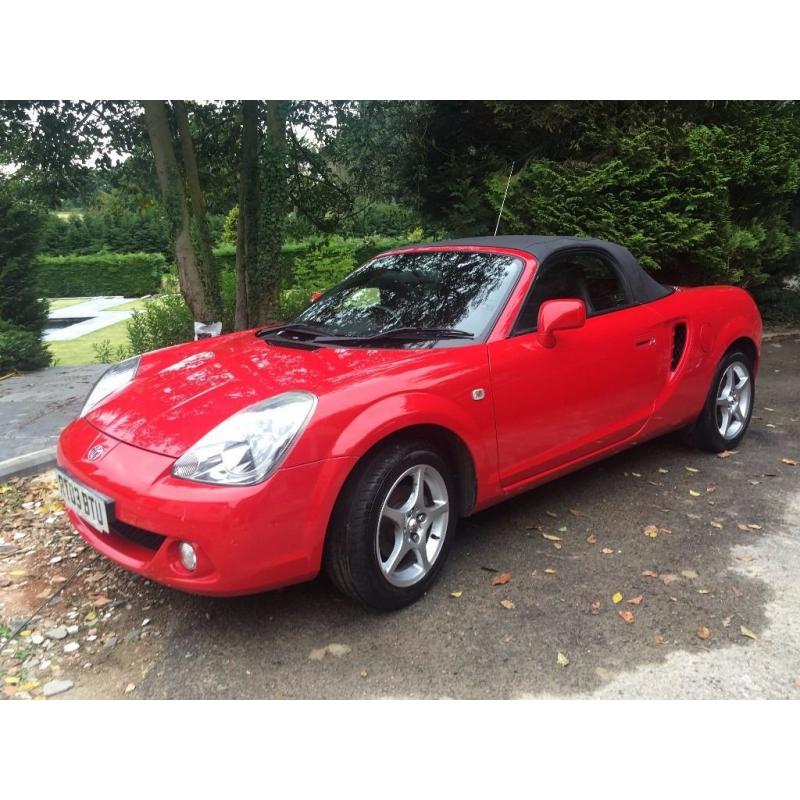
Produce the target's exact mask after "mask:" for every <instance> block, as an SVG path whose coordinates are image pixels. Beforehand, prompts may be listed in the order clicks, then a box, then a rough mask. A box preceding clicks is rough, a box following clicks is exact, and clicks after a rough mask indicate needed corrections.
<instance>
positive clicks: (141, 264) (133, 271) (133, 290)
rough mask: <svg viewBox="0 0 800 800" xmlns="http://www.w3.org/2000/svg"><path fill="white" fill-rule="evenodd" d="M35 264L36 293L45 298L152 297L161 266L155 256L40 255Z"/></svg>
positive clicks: (162, 264) (147, 254)
mask: <svg viewBox="0 0 800 800" xmlns="http://www.w3.org/2000/svg"><path fill="white" fill-rule="evenodd" d="M36 263H37V273H38V274H37V279H36V281H37V286H38V290H39V293H40V294H42V295H44V296H46V297H81V296H86V295H124V296H125V297H141V296H142V295H146V294H155V293H156V292H158V290H159V288H160V286H161V275H162V272H163V271H164V266H165V264H164V257H163V256H162V255H160V254H158V253H124V254H117V253H97V254H94V255H86V256H40V257H39V258H38V259H37V262H36Z"/></svg>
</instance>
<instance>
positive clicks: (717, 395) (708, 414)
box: [684, 350, 756, 453]
mask: <svg viewBox="0 0 800 800" xmlns="http://www.w3.org/2000/svg"><path fill="white" fill-rule="evenodd" d="M755 396H756V386H755V371H754V365H753V359H752V358H751V356H750V355H748V354H747V353H745V352H743V351H742V350H731V351H729V352H727V353H726V354H725V357H724V358H723V359H722V361H720V363H719V365H718V366H717V369H716V371H715V372H714V379H713V380H712V381H711V387H710V389H709V391H708V396H707V397H706V402H705V405H704V406H703V411H702V412H701V414H700V416H699V417H698V419H697V421H696V422H695V423H694V424H693V425H691V426H689V428H687V429H686V430H685V431H684V440H685V441H688V442H690V443H692V444H694V445H695V446H697V447H700V448H701V449H703V450H708V451H709V452H711V453H721V452H723V451H724V450H733V449H735V448H736V447H737V446H738V445H739V443H740V442H741V441H742V439H743V438H744V435H745V434H746V433H747V428H748V427H749V425H750V419H751V417H752V415H753V406H754V403H755Z"/></svg>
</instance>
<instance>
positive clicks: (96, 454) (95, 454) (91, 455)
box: [86, 444, 106, 461]
mask: <svg viewBox="0 0 800 800" xmlns="http://www.w3.org/2000/svg"><path fill="white" fill-rule="evenodd" d="M105 451H106V449H105V447H103V445H101V444H96V445H95V446H94V447H90V448H89V452H88V453H87V454H86V458H88V459H89V461H97V459H98V458H100V456H101V455H103V453H105Z"/></svg>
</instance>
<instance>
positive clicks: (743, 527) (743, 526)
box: [736, 522, 747, 531]
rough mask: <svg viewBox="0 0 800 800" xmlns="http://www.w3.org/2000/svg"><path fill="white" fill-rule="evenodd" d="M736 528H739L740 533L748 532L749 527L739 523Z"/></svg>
mask: <svg viewBox="0 0 800 800" xmlns="http://www.w3.org/2000/svg"><path fill="white" fill-rule="evenodd" d="M736 527H737V528H738V529H739V530H740V531H746V530H747V525H745V524H744V523H742V522H737V523H736Z"/></svg>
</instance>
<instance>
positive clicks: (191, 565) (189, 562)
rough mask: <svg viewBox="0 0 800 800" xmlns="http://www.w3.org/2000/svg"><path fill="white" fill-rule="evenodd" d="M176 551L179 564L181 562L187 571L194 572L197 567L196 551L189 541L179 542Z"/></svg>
mask: <svg viewBox="0 0 800 800" xmlns="http://www.w3.org/2000/svg"><path fill="white" fill-rule="evenodd" d="M178 553H179V554H180V557H181V564H183V566H184V567H186V569H188V570H189V572H194V571H195V569H196V568H197V553H195V551H194V547H192V546H191V545H190V544H189V542H181V543H180V544H179V545H178Z"/></svg>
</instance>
